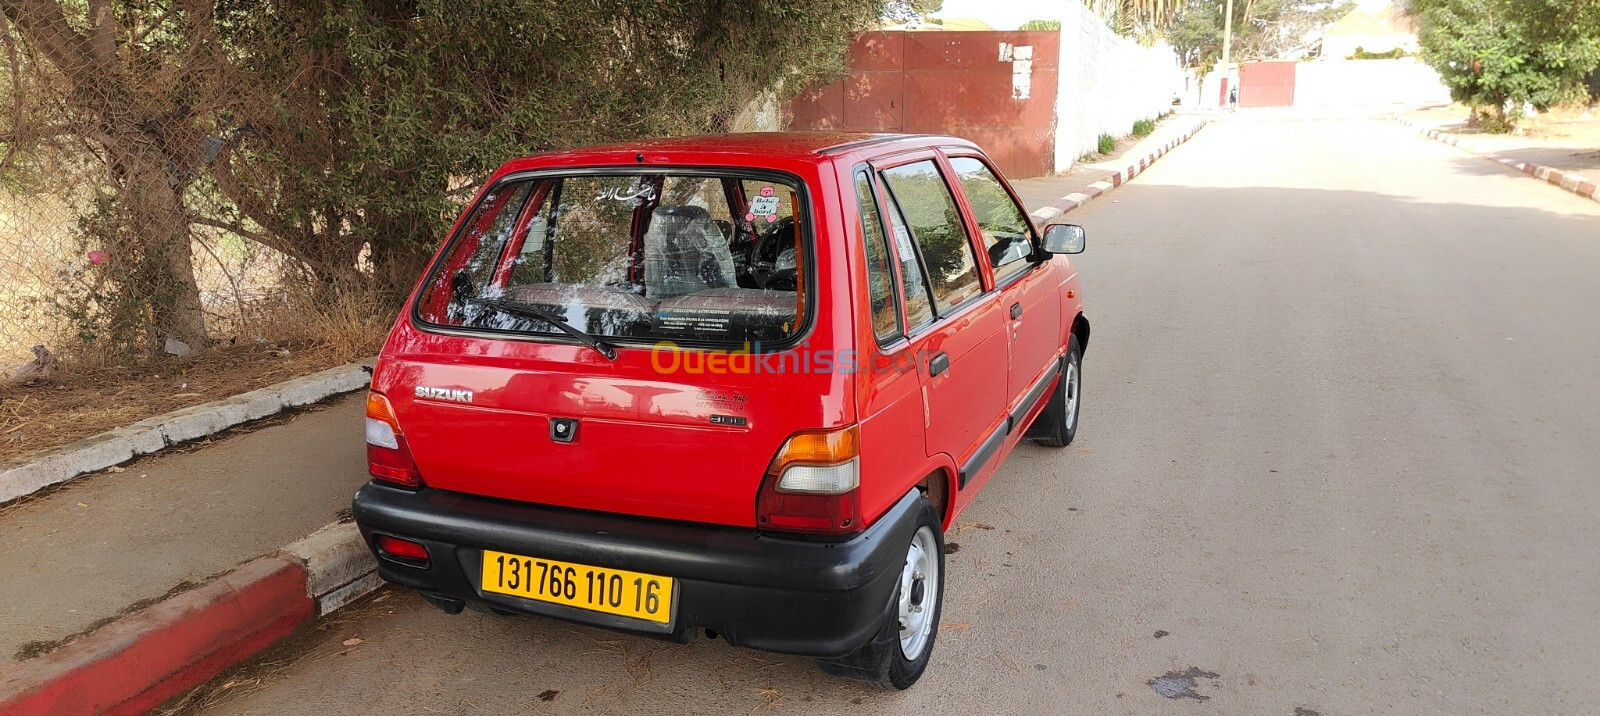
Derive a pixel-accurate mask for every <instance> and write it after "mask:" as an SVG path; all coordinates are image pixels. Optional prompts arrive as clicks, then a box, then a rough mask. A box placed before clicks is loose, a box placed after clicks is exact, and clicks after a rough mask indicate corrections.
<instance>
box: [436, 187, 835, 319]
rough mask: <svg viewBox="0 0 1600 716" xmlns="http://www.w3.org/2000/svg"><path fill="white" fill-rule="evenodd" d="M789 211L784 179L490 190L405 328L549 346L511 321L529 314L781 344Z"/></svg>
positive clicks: (799, 258)
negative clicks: (514, 336) (527, 337)
mask: <svg viewBox="0 0 1600 716" xmlns="http://www.w3.org/2000/svg"><path fill="white" fill-rule="evenodd" d="M803 202H804V194H803V192H801V191H800V187H799V184H798V182H796V181H794V180H792V179H780V178H777V177H765V176H761V177H757V176H750V175H746V174H740V173H729V174H721V173H716V172H699V171H696V172H692V173H689V172H685V173H659V172H636V173H629V172H620V171H619V172H615V173H606V174H592V173H585V174H574V175H570V176H539V177H534V178H527V179H514V180H511V181H507V182H502V183H501V184H500V185H498V186H496V187H495V188H494V189H493V190H492V191H491V192H489V193H487V194H486V195H484V197H483V198H482V199H480V200H479V202H478V204H477V206H475V207H474V208H473V210H472V212H471V213H470V214H469V215H468V217H467V220H466V221H465V222H464V223H463V224H462V226H461V228H460V229H459V230H458V232H457V235H456V237H455V238H454V239H452V241H451V243H450V247H449V249H448V250H447V251H446V252H445V255H444V256H442V257H441V258H440V260H439V261H438V263H437V264H436V265H435V266H434V269H433V272H432V273H431V274H429V276H428V279H427V281H426V284H425V286H424V289H423V291H422V292H420V294H419V296H418V301H417V314H416V315H417V317H418V318H419V319H420V320H421V321H422V322H424V323H426V324H432V325H435V326H443V327H453V328H464V329H476V330H483V331H491V332H506V333H519V334H549V335H559V334H560V333H561V332H560V331H559V330H558V329H557V328H556V327H555V326H553V325H550V324H549V323H547V322H545V321H544V320H542V319H539V318H534V317H530V316H529V315H528V314H526V313H519V312H517V311H516V310H515V309H517V308H519V307H532V308H534V309H538V310H536V311H535V313H537V312H539V311H542V312H544V313H547V314H554V315H555V316H556V317H558V318H561V319H562V320H564V321H565V322H566V323H568V324H570V325H572V326H573V327H575V328H577V329H579V330H581V331H583V332H585V333H589V334H591V335H594V336H597V337H602V338H611V339H637V340H642V341H651V342H657V341H664V340H671V341H674V342H683V343H695V342H706V343H733V344H743V343H767V344H775V343H783V342H785V341H787V340H789V339H791V338H794V337H795V336H797V335H798V334H799V333H800V330H801V328H802V326H801V325H800V324H801V323H802V321H803V320H804V316H805V314H806V312H805V301H806V300H807V297H806V295H805V290H804V286H805V283H806V280H805V277H806V276H807V275H808V274H809V273H810V267H809V265H808V256H809V252H808V251H807V250H806V244H805V241H804V240H803V235H804V234H805V231H804V230H803V229H804V226H805V220H806V217H805V216H804V204H803ZM508 308H509V309H512V310H510V311H508V310H506V309H508ZM752 347H754V346H752Z"/></svg>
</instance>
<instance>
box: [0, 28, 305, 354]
mask: <svg viewBox="0 0 1600 716" xmlns="http://www.w3.org/2000/svg"><path fill="white" fill-rule="evenodd" d="M3 5H4V6H5V7H4V10H5V12H4V14H3V15H0V382H3V381H4V380H5V379H6V378H9V377H12V375H13V374H14V373H16V372H17V371H18V370H19V369H20V370H22V371H23V372H24V374H25V373H26V372H27V371H29V370H34V369H38V368H43V367H50V368H52V369H54V368H56V367H59V366H60V365H62V359H67V362H68V363H104V362H107V361H111V362H121V361H126V360H130V359H137V358H140V357H143V356H147V355H151V354H159V353H163V352H164V353H169V354H178V355H183V354H187V353H188V352H190V351H192V350H197V349H201V348H204V347H206V345H209V344H211V343H213V342H228V341H237V340H240V339H246V340H249V339H253V338H259V337H260V336H261V334H262V332H263V331H264V330H266V326H264V323H266V322H269V321H271V320H278V321H279V322H282V320H284V319H282V318H281V317H276V316H278V314H282V313H283V312H284V309H285V306H284V294H283V290H282V288H283V280H284V278H285V276H287V275H292V274H293V273H294V271H295V270H296V268H297V262H295V261H292V260H290V259H289V258H287V257H286V256H285V255H283V254H281V253H279V252H277V251H274V250H273V249H270V248H267V247H266V246H264V245H262V244H261V243H258V242H257V241H254V240H252V239H250V238H248V237H247V236H246V235H244V234H242V233H240V232H239V231H236V230H229V229H227V228H221V227H222V226H225V225H227V223H228V222H223V221H218V220H217V219H218V217H227V216H230V215H232V213H233V212H232V207H231V206H229V203H228V202H227V201H226V200H225V199H224V198H223V197H221V196H220V195H219V193H218V192H217V190H216V186H215V182H214V181H211V180H209V178H208V172H207V166H206V165H207V164H208V162H210V161H212V160H213V159H214V158H215V157H216V155H217V153H218V152H219V151H220V150H221V148H222V147H223V143H224V138H223V135H224V132H225V131H226V128H225V127H221V126H219V125H218V122H217V118H218V117H225V116H227V114H226V111H225V109H222V105H223V104H226V103H228V102H237V101H238V99H239V98H242V97H248V96H250V93H249V92H247V91H244V90H245V88H243V87H240V86H238V85H237V83H235V84H234V85H230V83H229V81H228V79H227V76H226V74H225V73H224V74H216V73H214V72H212V70H214V69H215V67H216V65H215V64H214V63H211V62H209V61H206V60H205V58H204V57H199V56H197V53H203V52H207V51H211V50H208V49H207V45H206V43H205V38H204V37H201V36H198V35H196V34H194V32H193V31H194V30H195V28H197V27H200V26H201V24H200V21H201V20H205V18H204V17H203V14H204V12H206V11H205V10H203V8H204V5H203V4H202V5H196V6H193V7H199V8H202V10H199V11H197V12H198V13H200V14H199V15H197V16H195V17H192V18H188V21H173V20H170V19H166V18H162V17H160V16H155V17H156V19H155V20H152V21H150V22H148V23H146V22H136V21H132V20H129V19H128V18H118V17H117V16H116V14H115V13H117V12H126V13H133V12H135V11H136V10H134V9H115V8H113V7H112V6H110V5H109V4H107V3H104V2H90V3H89V5H88V9H89V16H88V18H87V19H88V21H89V22H90V23H91V25H90V26H89V27H88V28H82V27H78V26H75V25H74V24H73V23H71V22H68V21H67V20H66V18H65V16H63V15H61V14H59V13H52V12H50V11H49V7H50V4H49V3H35V4H32V5H29V4H25V3H24V4H22V5H23V6H22V7H20V8H19V7H14V5H16V4H3ZM96 13H99V14H96ZM179 17H184V16H179ZM102 23H104V24H107V25H110V27H99V26H98V25H100V24H102ZM186 31H188V32H189V35H188V36H182V34H183V33H184V32H186ZM180 39H181V40H182V41H181V42H180V41H179V40H180ZM208 72H210V73H211V74H209V75H207V76H204V77H202V76H201V75H202V74H204V73H208ZM232 223H234V224H237V223H238V222H232ZM236 228H238V229H243V226H242V225H239V226H236ZM275 317H276V318H275ZM41 346H42V347H41ZM30 366H31V367H30Z"/></svg>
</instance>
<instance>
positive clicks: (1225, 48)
mask: <svg viewBox="0 0 1600 716" xmlns="http://www.w3.org/2000/svg"><path fill="white" fill-rule="evenodd" d="M1232 49H1233V0H1228V2H1227V9H1225V10H1223V11H1222V63H1221V64H1220V65H1218V68H1219V69H1221V70H1222V97H1220V98H1219V99H1218V101H1217V103H1218V104H1219V105H1225V104H1227V103H1228V55H1229V53H1230V51H1231V50H1232Z"/></svg>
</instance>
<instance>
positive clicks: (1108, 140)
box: [1100, 134, 1117, 154]
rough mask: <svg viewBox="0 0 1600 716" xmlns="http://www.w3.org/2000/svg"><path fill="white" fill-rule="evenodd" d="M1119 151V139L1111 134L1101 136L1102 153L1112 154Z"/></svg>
mask: <svg viewBox="0 0 1600 716" xmlns="http://www.w3.org/2000/svg"><path fill="white" fill-rule="evenodd" d="M1116 150H1117V138H1116V137H1113V136H1111V135H1109V134H1102V135H1100V153H1101V154H1110V153H1112V152H1114V151H1116Z"/></svg>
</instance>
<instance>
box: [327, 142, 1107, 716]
mask: <svg viewBox="0 0 1600 716" xmlns="http://www.w3.org/2000/svg"><path fill="white" fill-rule="evenodd" d="M1083 244H1084V236H1083V231H1082V229H1079V228H1078V227H1076V226H1071V225H1066V224H1058V225H1054V226H1051V227H1049V230H1048V231H1046V232H1044V234H1043V235H1042V236H1041V235H1040V234H1038V233H1037V232H1036V230H1035V228H1034V225H1033V223H1032V221H1031V220H1030V219H1029V217H1028V214H1027V212H1026V210H1024V209H1023V207H1022V205H1021V203H1020V202H1018V200H1017V198H1016V196H1015V194H1014V193H1013V192H1012V191H1011V189H1010V187H1009V186H1008V185H1007V184H1006V182H1005V180H1004V179H1002V178H1001V176H1000V173H999V172H997V171H996V170H995V169H994V166H993V164H992V163H991V162H990V161H989V160H988V159H987V158H986V157H985V156H984V153H983V152H982V151H981V150H980V149H979V148H978V147H977V146H975V145H973V144H972V143H970V142H967V141H965V140H961V139H955V138H951V137H929V136H901V135H863V134H839V133H795V134H746V135H727V136H713V137H692V138H683V139H671V140H660V141H648V142H640V143H633V144H626V145H615V146H606V147H597V148H590V149H581V150H574V151H566V152H555V153H549V154H541V155H537V156H532V157H527V158H524V159H518V160H515V161H512V162H510V163H507V164H506V165H505V166H503V167H501V168H500V170H499V171H497V172H495V174H494V176H493V177H492V178H491V179H490V180H489V182H488V184H487V186H485V188H484V189H483V190H482V191H481V192H480V193H479V195H478V196H477V198H476V199H474V200H473V202H472V205H471V206H470V208H468V209H467V211H465V212H464V213H463V214H462V217H461V219H460V220H459V221H458V222H457V224H456V226H455V228H454V230H453V231H452V232H451V237H450V239H449V240H448V241H447V242H445V245H444V247H443V248H442V249H441V250H440V251H439V254H438V256H437V257H435V259H434V261H433V263H432V266H431V267H430V268H429V270H428V272H427V273H426V275H425V276H424V277H423V279H422V280H421V282H420V283H419V285H418V286H417V288H416V290H415V291H414V293H413V295H412V296H411V299H410V301H409V303H408V305H407V307H406V309H405V311H404V312H403V313H402V315H401V316H400V318H399V320H397V321H396V322H395V325H394V329H393V331H392V332H391V333H390V335H389V338H388V342H387V343H386V344H385V345H384V348H383V352H382V355H381V357H380V358H379V360H378V364H377V366H376V368H375V369H374V371H373V378H372V393H371V395H370V397H369V398H368V400H367V427H366V432H367V446H368V448H367V454H368V459H369V462H370V468H371V472H372V477H373V480H372V482H371V483H370V484H368V485H367V486H365V487H363V488H362V489H361V491H360V492H359V493H358V494H357V495H356V498H355V518H356V521H357V523H359V525H360V527H361V531H362V534H363V535H365V537H366V538H367V540H368V543H369V544H370V546H371V547H372V550H373V552H374V553H375V554H376V555H377V557H378V564H379V573H380V574H381V575H382V576H383V578H384V579H386V580H388V581H390V582H393V583H395V584H399V585H403V586H406V587H411V588H414V589H416V590H418V591H420V592H421V593H422V595H423V596H424V597H426V598H427V600H428V601H429V602H432V603H433V604H434V605H436V606H438V607H439V608H440V609H443V610H444V611H446V612H450V613H452V614H453V613H458V612H460V611H461V610H462V609H463V608H464V607H472V608H474V609H478V610H482V611H486V612H493V613H498V614H513V613H531V614H542V615H546V616H553V617H559V618H562V619H568V620H572V621H576V622H582V623H585V624H592V625H596V626H602V627H608V628H613V629H622V630H627V631H630V632H638V633H645V634H653V635H658V636H661V637H666V638H673V639H688V638H690V637H691V636H693V635H695V634H698V633H700V632H702V631H703V632H704V633H706V634H708V635H711V636H721V637H722V638H724V639H727V640H728V641H729V642H730V643H732V644H736V645H742V646H748V647H754V648H758V649H768V650H772V651H778V652H784V653H789V654H801V655H807V656H814V657H817V658H819V660H820V662H821V664H822V666H823V668H824V669H825V670H826V671H828V672H830V673H835V674H840V675H845V676H851V677H856V678H860V679H864V680H867V681H871V682H874V683H878V684H881V685H884V686H890V687H895V688H902V689H903V688H906V687H909V686H910V685H911V684H912V683H914V682H915V681H916V680H917V678H918V677H919V676H921V674H922V672H923V670H924V669H925V668H926V666H927V663H928V659H929V656H930V654H931V652H932V649H933V643H934V639H935V636H936V634H937V631H938V624H939V612H940V604H941V603H942V599H943V596H944V584H945V580H944V540H943V531H944V528H945V527H947V526H948V525H950V524H951V523H952V522H953V521H954V520H955V518H956V516H957V515H959V514H960V513H961V511H962V509H963V508H964V507H966V505H967V504H969V503H970V502H971V501H972V498H973V495H975V494H976V493H977V492H978V490H979V489H981V488H982V487H983V485H984V483H985V482H986V481H987V480H988V479H989V477H990V476H991V475H992V474H993V473H994V471H995V469H996V467H997V466H998V465H999V464H1000V462H1001V460H1002V459H1003V458H1004V457H1005V456H1006V455H1007V454H1008V453H1009V452H1010V451H1011V450H1012V448H1014V447H1015V446H1016V445H1017V444H1018V443H1019V442H1020V441H1021V440H1023V439H1024V438H1025V437H1032V438H1034V439H1036V440H1037V441H1039V442H1041V443H1044V444H1047V445H1053V446H1058V447H1059V446H1063V445H1066V444H1067V443H1069V442H1071V441H1072V438H1073V434H1074V433H1075V432H1076V430H1077V423H1078V412H1079V386H1080V380H1081V378H1080V375H1081V372H1080V371H1081V364H1082V356H1083V349H1084V347H1085V346H1086V345H1087V344H1088V340H1089V323H1088V321H1087V320H1085V318H1084V316H1083V311H1082V307H1081V302H1080V298H1079V296H1078V280H1077V272H1076V270H1075V269H1074V267H1073V266H1072V264H1071V263H1070V262H1069V260H1068V259H1066V258H1064V257H1061V256H1060V254H1071V253H1077V252H1079V251H1082V250H1083Z"/></svg>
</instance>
